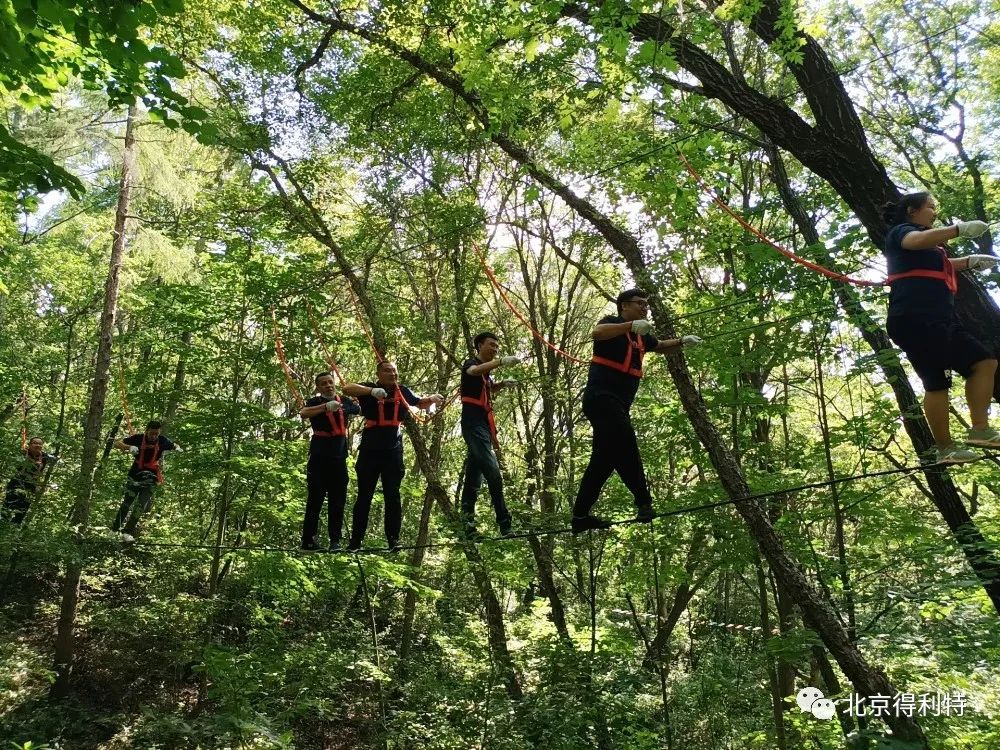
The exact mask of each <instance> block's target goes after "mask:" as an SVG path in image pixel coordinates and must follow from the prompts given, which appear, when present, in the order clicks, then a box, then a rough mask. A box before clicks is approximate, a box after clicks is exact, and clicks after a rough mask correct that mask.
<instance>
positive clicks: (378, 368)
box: [375, 359, 392, 372]
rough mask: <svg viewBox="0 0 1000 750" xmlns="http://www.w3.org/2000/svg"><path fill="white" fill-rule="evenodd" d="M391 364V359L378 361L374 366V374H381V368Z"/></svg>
mask: <svg viewBox="0 0 1000 750" xmlns="http://www.w3.org/2000/svg"><path fill="white" fill-rule="evenodd" d="M391 364H392V360H391V359H380V360H379V361H378V364H377V365H375V372H381V371H382V368H384V367H385V366H386V365H391Z"/></svg>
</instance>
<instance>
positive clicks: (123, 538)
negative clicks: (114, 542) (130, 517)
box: [118, 531, 135, 544]
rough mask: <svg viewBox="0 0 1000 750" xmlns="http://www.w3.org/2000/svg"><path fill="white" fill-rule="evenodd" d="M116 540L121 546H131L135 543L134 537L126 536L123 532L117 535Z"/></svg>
mask: <svg viewBox="0 0 1000 750" xmlns="http://www.w3.org/2000/svg"><path fill="white" fill-rule="evenodd" d="M118 539H119V540H120V541H121V542H122V544H132V542H134V541H135V537H134V536H132V535H131V534H126V533H125V532H124V531H123V532H122V533H121V534H119V535H118Z"/></svg>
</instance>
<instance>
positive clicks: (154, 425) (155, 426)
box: [146, 419, 163, 430]
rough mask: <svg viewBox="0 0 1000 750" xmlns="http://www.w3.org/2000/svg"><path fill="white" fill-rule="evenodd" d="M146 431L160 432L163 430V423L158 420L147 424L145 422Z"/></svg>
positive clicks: (152, 420)
mask: <svg viewBox="0 0 1000 750" xmlns="http://www.w3.org/2000/svg"><path fill="white" fill-rule="evenodd" d="M146 429H147V430H162V429H163V422H160V421H159V420H156V419H151V420H149V421H148V422H146Z"/></svg>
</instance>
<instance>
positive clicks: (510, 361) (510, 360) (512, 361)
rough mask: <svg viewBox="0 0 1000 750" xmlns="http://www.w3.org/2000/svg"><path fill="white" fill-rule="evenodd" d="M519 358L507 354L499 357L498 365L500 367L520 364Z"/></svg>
mask: <svg viewBox="0 0 1000 750" xmlns="http://www.w3.org/2000/svg"><path fill="white" fill-rule="evenodd" d="M520 362H521V358H520V357H516V356H514V355H513V354H508V355H507V356H506V357H500V365H501V366H502V367H508V366H510V365H516V364H520Z"/></svg>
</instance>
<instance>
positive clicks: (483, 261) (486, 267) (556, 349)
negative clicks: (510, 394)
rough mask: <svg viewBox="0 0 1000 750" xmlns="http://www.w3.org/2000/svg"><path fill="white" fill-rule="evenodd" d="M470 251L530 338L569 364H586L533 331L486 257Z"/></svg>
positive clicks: (476, 248) (473, 247) (473, 248)
mask: <svg viewBox="0 0 1000 750" xmlns="http://www.w3.org/2000/svg"><path fill="white" fill-rule="evenodd" d="M472 250H473V252H474V253H475V254H476V257H477V258H479V262H480V263H481V264H482V266H483V270H484V271H486V275H487V276H488V277H489V279H490V281H491V282H492V284H493V288H494V289H496V290H497V292H499V293H500V298H501V299H502V300H503V301H504V303H505V304H506V305H507V307H508V308H509V309H510V311H511V312H512V313H514V315H515V316H516V317H517V319H518V320H520V321H521V322H522V323H523V324H524V327H525V328H527V329H528V330H529V331H531V335H532V336H534V337H535V338H536V339H538V340H539V341H541V342H542V343H543V344H545V346H547V347H548V348H549V349H551V350H552V351H554V352H556V353H557V354H561V355H562V356H563V357H565V358H566V359H568V360H570V361H571V362H575V363H576V364H578V365H585V364H588V362H587V360H584V359H579V358H577V357H574V356H573V355H572V354H570V353H569V352H566V351H563V350H562V349H560V348H559V347H558V346H556V345H555V344H553V343H552V342H550V341H549V340H548V339H546V338H545V336H543V335H542V334H541V333H539V332H538V331H536V330H535V329H534V327H533V326H532V325H531V323H530V322H529V321H528V319H527V318H526V317H524V315H523V314H522V313H521V311H520V310H518V309H517V308H516V307H514V303H513V302H511V301H510V298H509V297H508V296H507V293H506V292H505V291H504V288H503V286H502V285H501V284H500V281H499V280H498V279H497V277H496V274H495V273H493V269H492V268H490V267H489V265H488V264H487V263H486V257H485V256H484V255H483V254H482V253H481V252H480V251H479V248H478V247H476V246H475V245H473V246H472Z"/></svg>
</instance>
